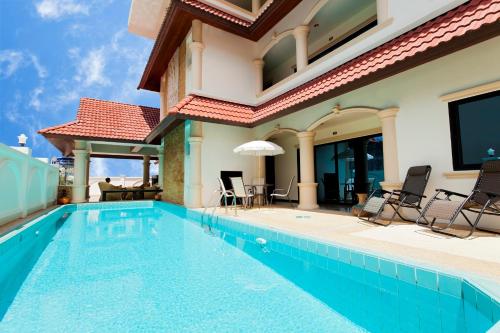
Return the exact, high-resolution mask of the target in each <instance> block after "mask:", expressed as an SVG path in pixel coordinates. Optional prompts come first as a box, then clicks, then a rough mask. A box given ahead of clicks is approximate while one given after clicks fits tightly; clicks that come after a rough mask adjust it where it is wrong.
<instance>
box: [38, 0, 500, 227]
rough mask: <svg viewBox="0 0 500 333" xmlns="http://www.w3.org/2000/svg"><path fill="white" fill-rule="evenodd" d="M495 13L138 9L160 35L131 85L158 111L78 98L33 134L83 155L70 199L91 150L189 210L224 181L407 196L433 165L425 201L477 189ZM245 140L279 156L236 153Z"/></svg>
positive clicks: (499, 141) (150, 0) (155, 1)
mask: <svg viewBox="0 0 500 333" xmlns="http://www.w3.org/2000/svg"><path fill="white" fill-rule="evenodd" d="M499 18H500V1H498V0H472V1H463V0H434V1H410V0H359V1H348V0H303V1H300V0H286V1H284V0H267V1H259V0H245V1H236V0H133V1H132V5H131V8H130V15H129V31H130V32H131V33H134V34H137V35H140V36H143V37H146V38H150V39H154V40H155V44H154V47H153V50H152V52H151V55H150V58H149V61H148V63H147V65H146V68H145V69H144V73H143V76H142V78H138V88H139V89H146V90H151V91H156V92H158V96H159V99H160V101H161V103H160V105H161V107H160V109H159V110H158V109H152V108H145V107H140V106H130V105H125V104H120V103H114V102H106V101H97V100H92V99H82V102H81V106H80V110H79V115H78V117H77V120H76V121H74V122H71V123H69V124H63V125H59V126H55V127H52V128H48V129H44V130H41V131H40V132H41V133H42V134H43V135H44V136H46V137H47V138H48V139H49V140H50V141H51V142H53V143H54V144H55V145H56V146H57V147H58V148H59V149H60V150H61V151H62V152H63V154H64V155H66V156H70V155H74V156H75V184H74V186H73V198H72V199H73V202H84V201H86V200H87V196H86V191H87V187H88V161H89V156H117V155H118V156H122V157H131V158H144V161H145V174H146V173H147V169H148V166H149V161H150V159H159V163H160V186H162V187H163V194H162V199H163V200H165V201H169V202H174V203H178V204H183V205H185V206H186V207H190V208H198V207H203V206H205V205H209V204H210V202H209V201H210V197H211V196H212V193H213V191H214V190H216V189H217V188H218V187H219V184H218V181H217V179H218V177H227V176H229V175H241V176H242V177H243V179H244V181H245V183H248V184H251V183H252V182H253V180H254V179H256V178H265V180H266V183H268V184H273V185H274V186H276V187H281V188H283V187H286V186H287V185H288V182H289V180H290V179H291V177H293V176H295V181H294V183H293V187H292V199H293V200H294V201H297V202H298V208H299V209H305V210H311V209H316V208H318V205H325V206H328V205H333V206H332V207H337V205H352V204H354V203H356V201H357V194H366V193H367V192H369V191H370V190H372V189H374V188H378V187H379V186H380V187H382V188H383V189H394V188H398V187H400V186H401V184H402V181H403V180H404V177H405V174H406V172H407V170H408V168H409V167H411V166H415V165H430V166H431V167H432V173H431V176H430V181H429V185H428V187H427V192H428V194H429V195H432V194H433V193H434V190H435V189H436V188H448V189H452V190H455V191H458V192H464V193H468V192H470V191H471V189H472V188H473V186H474V182H475V180H476V179H477V174H478V169H479V167H480V165H481V163H482V161H484V159H485V158H488V157H490V158H491V157H493V158H495V156H498V154H499V153H500V109H499V107H500V62H499V61H498V59H500V37H499V35H500V20H499ZM89 109H92V110H93V112H87V111H88V110H89ZM100 109H105V110H106V116H100V117H99V116H98V115H97V114H98V113H99V110H100ZM94 111H95V112H94ZM84 114H86V115H88V116H83V115H84ZM131 117H136V118H134V120H133V121H132V120H131V119H132V118H131ZM111 129H113V130H111ZM251 140H269V141H273V142H275V143H277V144H278V145H280V146H281V147H283V148H284V150H285V151H286V153H285V154H284V155H280V156H276V157H267V158H264V157H260V161H259V160H258V159H257V158H255V157H251V156H240V155H236V154H234V153H233V148H235V147H236V146H238V145H240V144H242V143H245V142H247V141H251ZM495 151H496V152H495ZM488 154H489V155H488ZM492 221H493V219H490V220H488V219H487V217H485V218H484V221H483V222H482V225H483V226H484V227H491V228H497V229H498V225H496V226H495V225H493V222H492Z"/></svg>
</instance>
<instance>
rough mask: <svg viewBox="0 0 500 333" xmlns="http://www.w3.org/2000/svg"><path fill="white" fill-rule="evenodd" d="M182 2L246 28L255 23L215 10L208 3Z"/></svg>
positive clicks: (192, 0) (188, 0)
mask: <svg viewBox="0 0 500 333" xmlns="http://www.w3.org/2000/svg"><path fill="white" fill-rule="evenodd" d="M182 2H184V3H185V4H187V5H190V6H193V7H195V8H198V9H200V10H203V11H205V12H207V13H210V14H212V15H215V16H219V17H221V18H223V19H225V20H228V21H230V22H233V23H236V24H239V25H242V26H244V27H249V26H251V25H252V23H253V22H250V21H247V20H244V19H241V18H239V17H236V16H234V15H231V14H229V13H226V12H225V11H222V10H220V9H218V8H215V7H212V6H210V5H207V4H206V3H203V2H201V1H198V0H182ZM267 7H269V6H266V9H267Z"/></svg>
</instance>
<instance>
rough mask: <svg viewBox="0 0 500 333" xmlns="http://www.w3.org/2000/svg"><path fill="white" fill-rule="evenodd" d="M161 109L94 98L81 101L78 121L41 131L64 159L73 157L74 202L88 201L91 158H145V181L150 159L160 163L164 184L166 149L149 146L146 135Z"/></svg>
mask: <svg viewBox="0 0 500 333" xmlns="http://www.w3.org/2000/svg"><path fill="white" fill-rule="evenodd" d="M159 118H160V109H157V108H151V107H147V106H140V105H131V104H125V103H118V102H112V101H103V100H97V99H93V98H81V99H80V106H79V108H78V113H77V115H76V120H74V121H70V122H68V123H65V124H61V125H57V126H52V127H48V128H44V129H41V130H39V131H38V133H40V134H42V135H43V136H44V137H45V138H46V139H47V140H49V141H50V142H51V143H52V144H53V145H54V146H55V147H56V148H57V149H59V150H60V151H61V153H62V155H63V156H65V157H69V156H74V159H75V166H74V182H73V186H72V202H75V203H78V202H85V201H87V190H88V186H89V166H90V157H107V158H124V159H142V160H143V182H144V183H146V182H148V180H149V166H150V161H151V160H159V164H160V165H159V168H158V169H159V176H158V181H159V185H160V186H162V182H163V175H162V173H163V146H161V145H154V144H147V143H146V142H145V138H146V136H147V135H148V134H149V133H150V132H151V130H152V129H153V128H154V127H155V126H156V125H157V124H158V123H159Z"/></svg>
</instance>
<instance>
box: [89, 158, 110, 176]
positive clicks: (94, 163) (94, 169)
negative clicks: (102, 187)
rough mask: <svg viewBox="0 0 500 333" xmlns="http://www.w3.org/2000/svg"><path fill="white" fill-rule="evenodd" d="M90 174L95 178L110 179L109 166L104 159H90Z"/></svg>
mask: <svg viewBox="0 0 500 333" xmlns="http://www.w3.org/2000/svg"><path fill="white" fill-rule="evenodd" d="M90 174H91V175H92V176H95V177H108V175H109V169H108V164H107V162H106V160H105V159H104V158H91V159H90Z"/></svg>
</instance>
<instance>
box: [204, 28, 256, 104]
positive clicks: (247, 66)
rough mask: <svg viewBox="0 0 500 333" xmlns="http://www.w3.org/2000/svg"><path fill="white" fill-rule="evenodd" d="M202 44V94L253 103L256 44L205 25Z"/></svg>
mask: <svg viewBox="0 0 500 333" xmlns="http://www.w3.org/2000/svg"><path fill="white" fill-rule="evenodd" d="M203 45H204V49H203V74H202V77H203V84H202V86H203V89H202V91H203V94H205V95H207V96H211V97H215V98H221V99H224V100H229V101H235V102H239V103H244V104H253V103H254V102H255V80H256V74H255V69H254V64H253V60H254V59H255V56H254V47H255V43H254V42H252V41H250V40H248V39H244V38H242V37H239V36H236V35H233V34H230V33H228V32H226V31H223V30H220V29H217V28H214V27H212V26H209V25H207V24H203Z"/></svg>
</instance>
